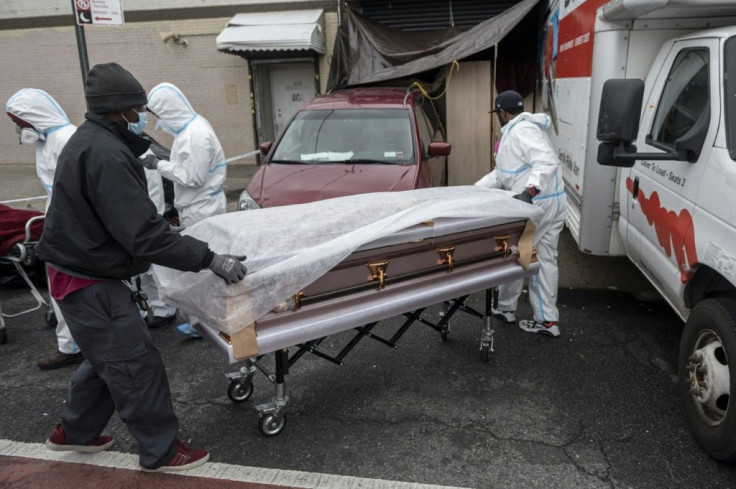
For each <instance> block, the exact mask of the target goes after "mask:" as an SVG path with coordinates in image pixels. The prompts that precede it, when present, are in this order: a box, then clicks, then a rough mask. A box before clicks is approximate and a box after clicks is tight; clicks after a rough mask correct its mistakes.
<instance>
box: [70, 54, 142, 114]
mask: <svg viewBox="0 0 736 489" xmlns="http://www.w3.org/2000/svg"><path fill="white" fill-rule="evenodd" d="M84 96H85V98H86V99H87V109H88V110H89V111H90V112H94V113H96V114H107V113H109V112H120V111H123V110H126V109H130V108H133V107H140V106H141V105H146V104H147V103H148V99H147V97H146V91H145V90H143V86H142V85H141V84H140V82H139V81H138V80H136V79H135V77H134V76H133V75H131V74H130V72H129V71H128V70H126V69H125V68H123V67H122V66H120V65H119V64H117V63H105V64H100V65H95V66H94V67H92V69H91V70H89V73H88V74H87V83H86V85H85V88H84Z"/></svg>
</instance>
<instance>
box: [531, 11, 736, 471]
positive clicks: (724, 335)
mask: <svg viewBox="0 0 736 489" xmlns="http://www.w3.org/2000/svg"><path fill="white" fill-rule="evenodd" d="M550 12H551V15H550V17H549V21H548V22H547V25H546V29H545V38H544V40H545V42H544V45H543V49H542V51H543V56H542V57H541V58H542V71H543V82H544V83H543V85H542V86H543V88H542V97H540V99H541V102H542V104H543V105H544V107H543V108H544V109H545V110H547V111H548V112H549V113H550V114H551V115H552V116H553V119H554V126H555V131H552V132H553V134H552V140H553V144H554V145H555V147H556V149H557V150H558V152H559V156H560V159H561V161H562V162H563V166H564V171H563V173H564V177H565V185H566V190H567V195H568V199H567V201H568V218H567V224H568V227H569V229H570V231H571V233H572V235H573V236H574V238H575V240H576V241H577V243H578V246H579V248H580V249H581V250H582V251H584V252H587V253H592V254H596V255H621V254H626V255H627V256H628V257H629V258H630V259H631V260H632V261H633V262H634V264H636V266H637V267H638V268H639V269H640V270H641V271H642V273H643V274H644V275H645V276H646V277H647V278H648V279H649V280H650V281H651V283H652V284H653V285H654V287H656V288H657V290H659V292H661V294H662V295H663V296H664V297H665V299H666V300H667V301H668V302H669V303H670V305H671V306H672V307H673V308H674V309H675V311H677V313H678V314H679V315H680V317H681V318H682V320H683V321H685V322H686V324H685V328H684V331H683V334H682V338H681V343H680V354H679V366H678V368H679V375H680V377H681V379H682V384H681V387H680V388H681V392H682V400H683V404H684V411H685V413H686V417H687V421H688V424H689V427H690V429H691V432H692V433H693V435H694V437H695V438H696V439H697V441H698V443H700V445H701V446H702V447H703V448H704V449H705V450H706V451H707V453H709V454H710V455H711V456H712V457H714V458H716V459H719V460H727V461H734V460H736V401H735V402H734V403H731V402H730V393H731V392H732V391H736V2H733V1H725V0H613V1H610V2H607V1H604V0H559V1H553V2H552V3H551V10H550ZM642 102H643V105H642Z"/></svg>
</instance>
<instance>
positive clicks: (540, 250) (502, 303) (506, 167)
mask: <svg viewBox="0 0 736 489" xmlns="http://www.w3.org/2000/svg"><path fill="white" fill-rule="evenodd" d="M550 123H551V120H550V118H549V116H548V115H547V114H530V113H528V112H524V113H521V114H519V115H517V116H516V117H514V118H513V119H512V120H511V121H510V122H509V123H508V124H506V125H505V126H504V127H502V128H501V133H502V135H501V141H500V145H499V147H498V154H497V155H496V168H495V169H494V170H493V171H492V172H491V173H489V174H488V175H486V176H485V177H483V178H481V179H480V180H478V182H476V185H482V186H486V187H490V188H500V189H505V190H510V191H512V192H513V193H514V194H518V193H521V192H523V191H524V189H526V188H529V187H536V188H537V189H538V190H539V194H537V195H536V196H535V197H534V198H533V199H532V202H533V203H534V205H537V206H539V207H541V208H542V209H543V210H544V216H543V218H542V219H541V220H540V222H539V224H538V225H537V229H536V231H535V233H534V242H535V246H536V248H537V257H538V258H539V264H540V271H539V275H537V276H534V277H532V281H531V284H530V287H529V293H530V302H531V304H532V308H533V310H534V320H535V321H537V322H542V323H544V322H550V321H554V322H556V321H558V320H559V313H558V310H557V283H558V279H559V273H558V270H557V243H558V241H559V238H560V232H561V231H562V227H563V226H564V224H565V209H566V200H565V188H564V184H563V181H562V167H561V165H560V161H559V159H558V158H557V155H556V154H555V151H554V149H553V148H552V144H551V143H550V141H549V138H548V137H547V134H546V130H547V129H548V128H549V126H550ZM522 286H523V280H518V281H515V282H510V283H508V284H504V285H502V286H500V287H499V297H498V309H499V310H501V311H516V306H517V303H518V300H519V295H520V294H521V289H522Z"/></svg>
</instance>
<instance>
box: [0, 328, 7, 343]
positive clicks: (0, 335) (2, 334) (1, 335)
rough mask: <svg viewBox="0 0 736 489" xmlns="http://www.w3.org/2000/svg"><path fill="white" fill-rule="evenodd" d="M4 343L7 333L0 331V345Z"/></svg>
mask: <svg viewBox="0 0 736 489" xmlns="http://www.w3.org/2000/svg"><path fill="white" fill-rule="evenodd" d="M6 341H8V332H7V331H5V329H0V345H4V344H5V342H6Z"/></svg>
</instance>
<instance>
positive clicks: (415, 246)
mask: <svg viewBox="0 0 736 489" xmlns="http://www.w3.org/2000/svg"><path fill="white" fill-rule="evenodd" d="M532 234H533V225H531V223H530V221H528V220H527V219H525V218H524V219H519V218H508V217H499V216H495V217H486V218H483V217H481V218H464V219H463V218H439V219H436V220H434V221H432V222H431V223H421V224H417V225H413V226H411V227H408V228H406V229H403V230H401V231H398V232H395V233H393V234H390V235H388V236H384V237H381V238H379V239H376V240H374V241H371V242H368V243H365V244H364V245H362V246H360V247H359V248H358V249H356V250H355V251H354V252H353V253H351V254H350V255H349V256H348V257H347V258H345V259H343V260H342V261H341V262H340V263H338V264H337V265H336V266H334V267H333V268H332V269H330V270H329V271H328V272H327V273H325V274H324V275H323V276H321V277H320V278H319V279H317V280H316V281H314V282H312V283H310V284H309V285H307V286H306V287H304V288H303V289H302V290H300V291H298V292H297V293H296V294H294V295H293V296H292V297H291V298H290V299H289V300H288V301H286V302H284V303H282V304H279V306H277V307H276V308H274V309H273V310H272V311H270V312H269V313H267V314H266V315H264V316H263V317H261V318H260V319H258V320H257V321H256V322H255V323H254V325H253V326H254V327H253V328H252V331H253V333H254V336H253V337H252V338H251V341H252V342H254V343H255V344H254V345H250V347H246V348H242V345H239V344H238V342H237V341H235V340H234V339H233V337H232V336H231V335H229V334H227V333H225V332H223V331H222V330H221V329H219V328H216V327H214V326H212V325H210V324H207V322H206V321H201V322H199V323H198V324H195V328H196V329H197V330H198V331H199V332H200V334H201V335H202V336H204V337H205V338H207V339H208V340H209V342H210V343H211V344H213V345H214V346H215V348H216V349H218V350H220V351H221V352H222V353H223V354H224V355H225V356H226V357H227V359H228V361H229V363H231V364H233V363H237V362H241V361H244V362H245V364H244V366H243V367H241V368H240V370H239V371H237V372H233V373H229V374H227V375H226V377H227V378H228V380H229V381H230V384H229V387H228V391H227V392H228V397H229V398H230V399H231V400H232V401H233V402H244V401H246V400H247V399H249V398H250V396H251V394H252V393H253V377H254V375H255V374H256V372H259V371H260V372H261V373H263V374H264V375H266V376H267V377H268V378H269V379H270V380H271V381H272V382H273V383H274V384H275V395H274V396H273V398H272V400H271V401H270V402H268V403H265V404H260V405H258V406H256V411H257V412H258V415H259V422H258V426H259V429H260V431H261V433H262V434H263V435H265V436H274V435H277V434H278V433H280V432H281V431H282V430H283V428H284V426H285V424H286V410H287V405H288V402H289V398H288V396H287V395H286V382H285V376H286V374H287V373H288V371H289V368H290V367H291V366H293V365H294V363H295V362H296V361H297V360H299V359H300V358H301V357H303V356H304V355H305V354H306V353H311V354H313V355H316V356H318V357H320V358H323V359H325V360H328V361H331V362H333V363H336V364H339V365H342V363H343V359H344V358H345V356H346V355H347V354H348V353H349V352H350V351H351V350H352V349H353V348H354V347H355V346H356V345H357V344H358V342H360V341H361V340H362V339H364V338H370V339H373V340H376V341H379V342H380V343H383V344H385V345H387V346H389V347H393V348H395V347H396V342H397V341H398V340H399V339H400V338H401V336H402V335H403V334H404V333H406V331H407V330H408V329H409V327H410V326H412V325H413V324H416V323H421V324H424V325H427V326H429V327H431V328H432V329H434V330H436V331H438V332H439V334H440V336H441V339H442V340H443V341H445V340H446V339H447V335H448V333H449V321H450V319H451V318H452V317H453V315H454V314H455V313H456V312H458V311H462V312H465V313H469V314H472V315H473V316H476V317H478V318H480V319H482V320H483V321H484V327H483V329H482V331H481V336H480V340H479V342H480V348H479V350H480V352H481V356H482V357H483V358H484V359H485V360H486V361H488V359H489V358H490V354H491V352H492V351H493V347H494V346H493V345H494V340H493V334H494V331H493V329H492V327H491V326H492V325H491V304H492V299H493V294H492V289H493V288H494V287H496V286H498V285H500V284H503V283H506V282H510V281H513V280H517V279H521V278H524V277H528V276H531V275H534V274H536V273H538V267H539V264H538V263H537V262H536V256H535V255H534V251H533V248H532V246H531V236H532ZM520 262H521V263H520ZM479 291H485V310H484V311H482V312H479V311H477V310H475V309H473V308H471V307H469V306H468V305H467V304H466V300H467V298H468V296H469V295H470V294H472V293H475V292H479ZM435 304H444V313H443V315H442V317H441V319H440V320H439V322H436V323H435V322H432V321H430V320H429V319H427V318H426V317H424V316H423V313H424V311H425V309H426V308H427V307H429V306H432V305H435ZM394 316H403V317H404V318H405V320H404V321H403V324H401V326H400V327H398V329H397V330H396V332H395V333H394V334H393V335H392V336H391V337H390V338H383V337H381V336H378V335H377V334H375V333H374V332H373V329H374V327H375V326H376V324H377V323H378V322H379V321H381V320H384V319H388V318H391V317H394ZM347 330H354V332H355V334H354V335H353V336H352V338H351V339H349V341H348V342H347V343H346V344H345V346H344V347H343V348H342V350H341V351H340V352H339V353H338V354H337V355H334V356H332V355H329V354H327V353H325V352H323V351H321V350H320V349H319V346H320V343H322V341H323V340H325V338H327V337H328V336H330V335H333V334H336V333H340V332H344V331H347ZM290 350H291V353H290ZM269 353H273V354H274V355H275V372H274V373H271V372H269V371H268V370H267V369H266V368H265V367H264V366H263V364H262V363H261V361H260V360H261V359H262V358H263V357H264V355H266V354H269Z"/></svg>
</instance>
